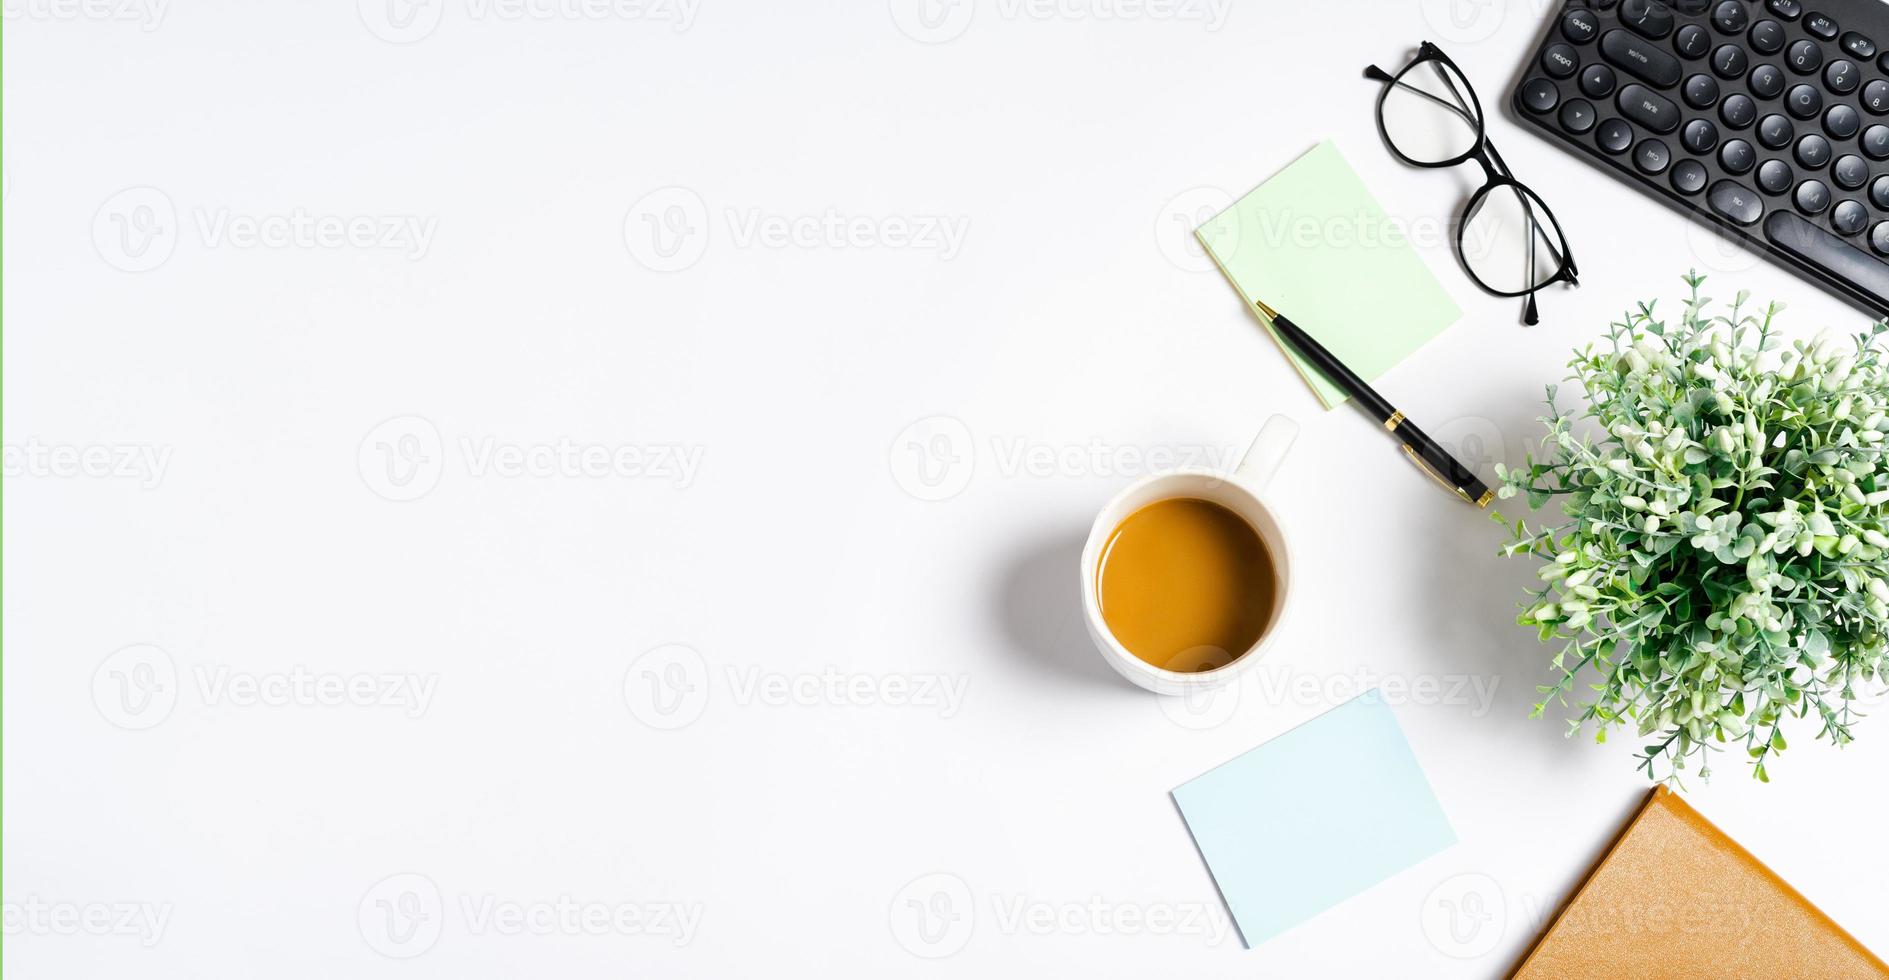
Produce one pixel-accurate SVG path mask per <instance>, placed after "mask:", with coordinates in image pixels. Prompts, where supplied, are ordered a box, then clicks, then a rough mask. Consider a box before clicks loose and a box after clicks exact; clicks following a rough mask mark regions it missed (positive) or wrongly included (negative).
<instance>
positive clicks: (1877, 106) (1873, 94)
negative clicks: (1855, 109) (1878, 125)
mask: <svg viewBox="0 0 1889 980" xmlns="http://www.w3.org/2000/svg"><path fill="white" fill-rule="evenodd" d="M1863 108H1865V109H1868V110H1869V113H1870V115H1873V116H1880V115H1882V114H1883V113H1885V112H1889V82H1885V81H1883V80H1882V79H1880V78H1878V79H1875V80H1873V81H1871V82H1870V83H1869V84H1868V85H1865V86H1863Z"/></svg>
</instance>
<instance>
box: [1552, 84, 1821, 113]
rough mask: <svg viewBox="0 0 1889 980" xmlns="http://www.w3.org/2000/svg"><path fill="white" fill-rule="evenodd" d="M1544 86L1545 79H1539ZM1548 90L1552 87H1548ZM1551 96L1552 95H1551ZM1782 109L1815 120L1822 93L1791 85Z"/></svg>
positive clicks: (1804, 86)
mask: <svg viewBox="0 0 1889 980" xmlns="http://www.w3.org/2000/svg"><path fill="white" fill-rule="evenodd" d="M1539 81H1541V82H1542V84H1544V85H1546V84H1547V80H1546V79H1540V80H1539ZM1548 87H1549V88H1550V89H1553V88H1554V86H1552V85H1549V86H1548ZM1551 94H1552V93H1551ZM1784 108H1785V109H1787V110H1789V111H1790V114H1791V115H1793V116H1796V117H1797V118H1799V119H1815V118H1817V113H1819V112H1822V111H1823V93H1822V92H1819V91H1817V90H1816V89H1814V88H1811V87H1810V86H1808V85H1793V86H1791V90H1790V91H1789V92H1786V93H1784Z"/></svg>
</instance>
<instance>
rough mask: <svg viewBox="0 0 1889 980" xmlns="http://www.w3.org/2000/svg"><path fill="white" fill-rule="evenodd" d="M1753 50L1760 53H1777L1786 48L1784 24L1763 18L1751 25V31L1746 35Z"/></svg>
mask: <svg viewBox="0 0 1889 980" xmlns="http://www.w3.org/2000/svg"><path fill="white" fill-rule="evenodd" d="M1745 40H1746V41H1747V42H1749V43H1750V45H1751V50H1753V51H1756V52H1758V53H1759V54H1777V53H1778V52H1779V51H1782V50H1784V25H1783V24H1780V23H1778V22H1777V21H1775V20H1761V21H1759V22H1757V23H1756V24H1753V25H1751V33H1750V34H1747V35H1745Z"/></svg>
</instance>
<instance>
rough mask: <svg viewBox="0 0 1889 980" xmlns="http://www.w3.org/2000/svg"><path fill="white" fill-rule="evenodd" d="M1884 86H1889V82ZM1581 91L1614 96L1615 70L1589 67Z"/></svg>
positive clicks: (1886, 95)
mask: <svg viewBox="0 0 1889 980" xmlns="http://www.w3.org/2000/svg"><path fill="white" fill-rule="evenodd" d="M1716 84H1717V83H1714V85H1716ZM1883 84H1884V85H1886V86H1889V82H1885V83H1883ZM1581 91H1583V92H1586V93H1587V96H1588V98H1591V99H1604V98H1606V97H1607V96H1609V95H1612V94H1613V91H1614V70H1613V69H1612V68H1609V67H1607V66H1606V65H1588V66H1587V67H1586V68H1584V69H1582V70H1581ZM1883 98H1884V100H1885V101H1886V102H1889V92H1885V93H1883Z"/></svg>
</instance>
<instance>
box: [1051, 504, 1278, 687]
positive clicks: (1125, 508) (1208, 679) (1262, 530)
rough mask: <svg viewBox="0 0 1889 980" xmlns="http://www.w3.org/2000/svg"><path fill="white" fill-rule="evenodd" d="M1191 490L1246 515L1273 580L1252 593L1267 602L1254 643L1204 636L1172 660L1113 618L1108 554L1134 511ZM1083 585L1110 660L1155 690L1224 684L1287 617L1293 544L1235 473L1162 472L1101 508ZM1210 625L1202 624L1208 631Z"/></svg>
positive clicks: (1089, 614)
mask: <svg viewBox="0 0 1889 980" xmlns="http://www.w3.org/2000/svg"><path fill="white" fill-rule="evenodd" d="M1190 498H1191V499H1197V500H1204V501H1207V502H1209V503H1213V504H1218V505H1220V507H1224V508H1225V509H1226V510H1228V511H1231V512H1232V513H1233V515H1235V516H1237V517H1238V518H1240V519H1241V520H1243V521H1245V523H1246V525H1247V527H1248V528H1250V529H1251V530H1252V531H1253V532H1254V533H1255V534H1256V535H1257V536H1258V539H1259V543H1260V544H1261V545H1262V546H1263V551H1264V552H1265V554H1264V555H1263V556H1262V561H1263V562H1264V563H1265V565H1266V572H1267V574H1268V575H1269V577H1270V581H1271V586H1272V587H1271V589H1270V595H1269V596H1268V595H1266V594H1265V593H1264V590H1257V589H1256V590H1254V592H1255V594H1254V595H1253V596H1252V600H1251V601H1253V602H1255V603H1263V604H1264V605H1265V608H1264V609H1263V610H1260V611H1259V613H1260V617H1259V618H1260V619H1261V621H1262V625H1261V626H1260V627H1259V628H1258V633H1257V636H1256V638H1254V639H1253V641H1252V642H1251V643H1250V644H1248V645H1246V646H1245V647H1244V648H1243V649H1238V650H1223V649H1220V648H1219V647H1217V646H1214V645H1210V644H1203V645H1202V646H1200V647H1198V648H1196V649H1194V650H1188V651H1184V652H1183V653H1181V654H1180V655H1178V656H1177V657H1175V658H1174V659H1172V660H1170V661H1169V663H1170V667H1162V666H1158V665H1156V664H1154V663H1151V662H1149V661H1148V660H1146V659H1143V658H1142V657H1140V656H1137V655H1136V654H1135V652H1133V651H1132V650H1130V649H1129V648H1128V646H1127V645H1126V644H1125V643H1123V641H1122V639H1121V638H1120V637H1118V636H1116V635H1115V632H1114V630H1113V629H1111V628H1110V626H1109V625H1108V620H1107V619H1106V618H1105V617H1104V616H1103V614H1102V594H1101V585H1102V571H1103V561H1104V559H1105V558H1106V557H1108V548H1109V545H1110V542H1111V539H1112V538H1113V537H1114V535H1115V532H1116V531H1117V529H1118V528H1120V527H1121V526H1122V524H1123V522H1124V521H1126V520H1127V519H1128V518H1129V517H1130V516H1133V515H1136V514H1137V512H1139V511H1141V510H1142V509H1143V508H1145V507H1148V506H1149V505H1151V504H1156V503H1159V502H1162V501H1169V500H1177V499H1190ZM1082 588H1083V608H1084V611H1085V612H1086V617H1085V618H1086V620H1087V622H1088V624H1089V630H1090V633H1091V634H1092V635H1093V636H1094V638H1095V642H1096V645H1097V646H1098V647H1100V648H1101V649H1102V651H1103V653H1104V655H1105V657H1106V659H1107V660H1108V661H1109V663H1110V665H1112V666H1113V667H1114V668H1115V669H1116V670H1117V671H1118V672H1120V673H1121V674H1122V675H1123V676H1124V677H1126V678H1127V679H1128V680H1130V681H1133V682H1134V683H1136V684H1138V685H1140V686H1142V687H1145V688H1148V689H1149V690H1152V691H1156V692H1159V693H1164V694H1184V693H1187V692H1188V691H1194V690H1201V689H1203V688H1210V687H1217V686H1219V685H1221V684H1224V683H1226V682H1227V681H1229V680H1231V679H1232V678H1233V677H1235V676H1237V675H1238V674H1239V673H1241V672H1243V671H1244V670H1246V669H1247V668H1249V667H1250V666H1252V664H1253V663H1255V662H1257V660H1258V659H1259V654H1260V653H1261V651H1262V650H1263V648H1264V647H1265V646H1266V644H1267V643H1268V642H1269V641H1270V640H1271V638H1272V637H1273V636H1274V635H1276V634H1277V633H1278V631H1279V627H1280V624H1281V622H1282V620H1283V618H1284V614H1285V610H1286V598H1287V596H1288V595H1289V594H1290V591H1291V552H1290V549H1289V547H1288V546H1287V544H1286V538H1285V533H1284V530H1283V529H1282V528H1281V527H1280V525H1279V522H1278V520H1277V518H1276V517H1275V516H1274V515H1273V512H1272V510H1271V509H1270V508H1269V507H1267V506H1266V504H1265V503H1264V502H1263V501H1262V500H1261V499H1260V498H1259V496H1258V495H1257V494H1255V493H1254V492H1253V491H1252V490H1251V489H1249V488H1247V487H1246V486H1245V485H1243V484H1242V483H1240V482H1238V481H1237V480H1236V479H1235V478H1231V477H1228V476H1225V475H1223V474H1219V473H1211V472H1206V471H1186V472H1178V473H1167V474H1161V475H1157V476H1152V477H1149V478H1147V479H1144V480H1142V481H1140V482H1138V483H1136V484H1134V485H1132V486H1130V487H1128V488H1127V489H1126V490H1123V491H1122V492H1121V493H1120V494H1117V495H1116V497H1115V499H1114V500H1111V501H1110V502H1109V503H1108V505H1107V506H1106V507H1104V508H1103V509H1102V512H1101V514H1099V515H1097V517H1096V521H1095V525H1094V527H1093V528H1092V529H1091V531H1090V533H1089V540H1088V543H1087V545H1086V546H1085V547H1084V549H1083V555H1082ZM1206 632H1207V630H1206V629H1203V636H1204V634H1205V633H1206ZM1171 667H1179V668H1181V669H1170V668H1171Z"/></svg>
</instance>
